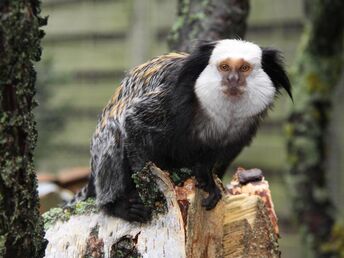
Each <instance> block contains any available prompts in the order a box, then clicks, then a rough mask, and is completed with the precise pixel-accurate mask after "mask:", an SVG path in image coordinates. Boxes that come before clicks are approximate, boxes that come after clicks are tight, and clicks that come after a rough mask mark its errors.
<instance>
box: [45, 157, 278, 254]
mask: <svg viewBox="0 0 344 258" xmlns="http://www.w3.org/2000/svg"><path fill="white" fill-rule="evenodd" d="M144 171H145V172H144V176H142V177H140V178H149V179H148V180H147V182H149V184H151V183H152V182H155V183H156V184H157V188H155V187H153V188H154V189H158V191H156V190H154V191H153V192H154V193H155V194H156V193H163V196H164V203H160V204H159V205H158V206H159V207H160V208H161V207H164V206H165V205H166V209H162V210H163V211H162V212H160V213H156V214H155V215H154V216H153V219H152V221H151V222H149V223H147V224H139V223H128V222H126V221H123V220H121V219H118V218H113V217H108V216H105V215H104V214H102V213H99V212H98V211H97V208H96V206H95V204H94V201H90V200H89V201H87V202H82V203H78V204H76V206H75V207H70V208H65V209H61V208H57V209H53V210H51V211H49V212H48V213H46V214H44V217H45V226H46V228H47V233H46V237H47V239H48V240H49V244H48V247H47V250H46V257H49V258H52V257H54V258H57V257H61V258H62V257H69V258H74V257H97V258H98V257H113V258H121V257H135V258H136V257H147V258H155V257H156V258H171V257H173V258H200V257H201V258H216V257H221V258H226V257H279V255H280V252H279V251H278V243H277V238H278V228H277V223H276V217H275V214H274V210H273V204H272V202H271V198H270V194H269V190H268V184H267V182H266V181H265V180H258V181H257V179H256V178H255V180H256V181H255V182H252V183H249V182H245V184H240V183H239V181H238V180H233V182H232V183H231V186H230V191H227V190H225V189H224V188H223V186H222V185H221V183H220V182H219V181H218V184H219V185H220V186H222V189H223V190H224V192H223V198H222V199H221V200H220V202H219V203H218V204H217V206H216V207H215V208H214V209H213V210H211V211H207V210H205V209H204V208H203V207H202V206H201V201H202V199H203V198H204V197H205V196H206V193H205V192H203V191H201V190H199V189H197V188H196V187H195V181H194V179H187V180H186V181H185V182H184V184H183V185H182V186H175V185H174V184H173V183H172V181H171V179H170V177H169V174H168V173H166V172H163V171H161V170H160V169H158V168H157V167H155V166H154V165H152V164H150V165H148V166H147V167H146V169H144ZM246 172H249V171H242V170H241V171H239V172H238V173H246ZM140 184H142V183H140ZM151 187H152V186H149V187H148V188H151ZM142 188H144V186H143V187H142ZM229 192H230V193H231V194H229ZM256 194H258V196H257V195H256ZM260 196H261V197H260Z"/></svg>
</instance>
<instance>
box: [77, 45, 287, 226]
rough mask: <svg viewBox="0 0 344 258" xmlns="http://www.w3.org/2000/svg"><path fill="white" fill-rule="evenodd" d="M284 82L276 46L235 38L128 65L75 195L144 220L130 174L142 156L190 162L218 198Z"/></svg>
mask: <svg viewBox="0 0 344 258" xmlns="http://www.w3.org/2000/svg"><path fill="white" fill-rule="evenodd" d="M281 88H284V89H285V90H286V91H287V93H288V94H289V96H290V97H292V95H291V86H290V82H289V79H288V77H287V74H286V72H285V70H284V67H283V62H282V57H281V55H280V52H279V51H277V50H274V49H265V48H260V47H259V46H258V45H256V44H254V43H251V42H247V41H242V40H229V39H226V40H220V41H215V42H211V43H209V42H208V43H201V44H199V46H197V47H196V48H195V50H194V51H193V52H192V53H190V54H186V53H170V54H167V55H162V56H159V57H157V58H154V59H152V60H150V61H148V62H147V63H145V64H142V65H140V66H138V67H136V68H134V69H133V70H131V71H130V72H129V73H128V74H127V76H126V77H125V78H124V80H123V81H122V82H121V85H120V86H119V88H118V89H117V90H116V92H115V94H114V95H113V97H112V98H111V100H110V101H109V103H108V104H107V106H106V107H105V109H104V110H103V112H102V114H101V116H100V118H99V123H98V126H97V129H96V132H95V133H94V136H93V139H92V143H91V155H92V158H91V171H92V173H91V176H90V180H89V183H88V185H87V186H86V187H85V188H84V189H83V190H82V191H81V192H80V193H79V194H78V195H77V197H76V199H77V200H78V199H85V198H87V197H90V196H96V202H97V204H98V205H99V207H100V208H101V209H102V210H103V211H105V212H106V213H107V214H110V215H113V216H116V217H120V218H123V219H125V220H128V221H138V222H146V221H148V220H149V219H150V215H151V211H150V210H149V209H148V208H146V207H145V206H144V204H143V203H142V201H141V199H140V197H139V195H138V191H137V189H136V188H135V185H134V182H133V180H132V178H131V176H132V174H133V173H135V172H138V171H140V170H141V169H142V168H143V167H144V166H145V164H146V163H147V162H148V161H152V162H154V163H155V164H156V165H157V166H158V167H160V168H161V169H164V170H170V169H176V168H190V169H191V170H192V171H193V173H194V176H195V178H196V180H197V182H198V187H201V188H202V189H204V191H206V192H208V193H209V195H208V197H207V198H205V199H204V200H203V202H202V205H203V206H204V207H205V208H206V209H208V210H210V209H212V208H214V207H215V206H216V204H217V202H218V201H219V199H220V198H221V192H220V190H219V189H218V187H217V186H216V184H215V182H214V178H213V174H212V173H213V172H214V173H217V174H218V175H219V176H222V175H223V174H224V172H225V170H226V168H227V166H228V165H229V164H230V162H231V161H232V160H233V159H234V158H235V157H236V156H237V155H238V154H239V153H240V151H241V150H242V149H243V148H244V147H245V146H247V145H248V144H249V143H250V142H251V140H252V138H253V136H254V135H255V134H256V131H257V127H258V124H259V122H260V121H261V119H262V118H263V117H264V116H265V114H266V113H267V110H268V109H269V107H271V106H272V104H273V102H274V99H275V97H276V95H277V94H278V93H279V91H280V89H281Z"/></svg>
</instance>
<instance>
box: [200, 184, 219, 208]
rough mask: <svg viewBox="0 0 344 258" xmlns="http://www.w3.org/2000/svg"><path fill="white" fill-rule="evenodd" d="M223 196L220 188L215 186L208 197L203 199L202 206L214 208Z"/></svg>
mask: <svg viewBox="0 0 344 258" xmlns="http://www.w3.org/2000/svg"><path fill="white" fill-rule="evenodd" d="M221 196H222V195H221V191H220V189H219V188H218V187H215V188H214V189H213V190H212V191H211V192H209V195H208V197H207V198H204V199H203V200H202V206H203V207H205V209H206V210H211V209H213V208H214V207H215V206H216V204H217V203H218V202H219V200H220V199H221Z"/></svg>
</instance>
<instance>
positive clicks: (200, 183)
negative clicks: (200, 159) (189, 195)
mask: <svg viewBox="0 0 344 258" xmlns="http://www.w3.org/2000/svg"><path fill="white" fill-rule="evenodd" d="M194 173H195V177H196V180H197V187H199V188H201V189H203V190H204V191H206V192H208V193H209V195H208V197H206V198H205V199H203V200H202V206H203V207H205V208H206V209H207V210H211V209H213V208H214V207H215V206H216V204H217V203H218V201H219V200H220V199H221V196H222V195H221V191H220V189H219V188H218V186H217V185H216V183H215V181H214V177H213V174H212V166H211V165H210V164H197V165H196V166H195V167H194Z"/></svg>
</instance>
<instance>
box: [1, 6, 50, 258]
mask: <svg viewBox="0 0 344 258" xmlns="http://www.w3.org/2000/svg"><path fill="white" fill-rule="evenodd" d="M39 6H40V2H39V1H36V0H31V1H24V0H5V1H1V2H0V20H1V22H0V56H1V58H0V121H1V122H0V257H11V258H13V257H43V255H44V248H45V242H44V240H43V237H44V232H43V223H42V220H41V218H40V216H39V210H38V208H39V207H38V206H39V203H38V195H37V190H36V188H37V182H36V175H35V172H34V168H33V151H34V147H35V144H36V138H37V133H36V130H35V122H34V118H33V114H32V109H33V107H35V105H36V103H35V101H34V99H33V97H34V94H35V86H34V84H35V80H36V73H35V71H34V69H33V62H34V61H38V60H39V59H40V55H41V47H40V40H41V38H42V37H43V32H42V31H41V30H39V27H40V26H42V25H44V24H45V23H46V20H45V19H42V18H41V17H40V16H39V12H40V9H39Z"/></svg>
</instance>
